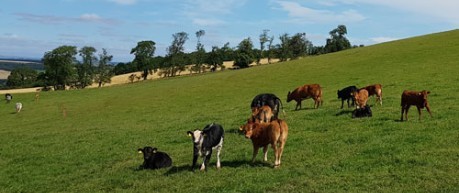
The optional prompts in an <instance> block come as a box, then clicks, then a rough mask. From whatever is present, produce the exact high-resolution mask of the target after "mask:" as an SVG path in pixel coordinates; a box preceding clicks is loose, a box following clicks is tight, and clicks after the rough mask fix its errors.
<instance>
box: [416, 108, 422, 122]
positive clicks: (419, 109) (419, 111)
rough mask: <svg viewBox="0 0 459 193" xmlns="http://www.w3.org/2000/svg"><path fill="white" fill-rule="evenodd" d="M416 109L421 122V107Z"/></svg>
mask: <svg viewBox="0 0 459 193" xmlns="http://www.w3.org/2000/svg"><path fill="white" fill-rule="evenodd" d="M416 108H418V113H419V120H421V118H422V113H421V107H419V106H416Z"/></svg>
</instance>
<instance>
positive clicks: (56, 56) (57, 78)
mask: <svg viewBox="0 0 459 193" xmlns="http://www.w3.org/2000/svg"><path fill="white" fill-rule="evenodd" d="M76 54H77V49H76V47H75V46H60V47H58V48H56V49H54V50H52V51H49V52H46V53H45V55H44V57H43V64H44V66H45V73H46V76H47V78H48V83H49V84H50V85H52V86H54V89H55V90H64V89H65V86H66V85H70V83H71V82H73V81H74V78H75V76H76V71H75V63H76V58H75V56H76Z"/></svg>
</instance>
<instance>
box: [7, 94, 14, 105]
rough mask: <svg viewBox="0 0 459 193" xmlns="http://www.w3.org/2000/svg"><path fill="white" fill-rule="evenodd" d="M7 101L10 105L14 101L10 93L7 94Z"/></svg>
mask: <svg viewBox="0 0 459 193" xmlns="http://www.w3.org/2000/svg"><path fill="white" fill-rule="evenodd" d="M5 100H6V103H10V101H11V100H13V95H11V94H10V93H6V94H5Z"/></svg>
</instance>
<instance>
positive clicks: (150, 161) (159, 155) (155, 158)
mask: <svg viewBox="0 0 459 193" xmlns="http://www.w3.org/2000/svg"><path fill="white" fill-rule="evenodd" d="M138 151H139V153H143V164H142V165H141V166H140V168H142V169H159V168H165V167H170V166H171V165H172V159H171V158H170V157H169V155H167V153H164V152H160V151H158V149H157V148H156V147H150V146H147V147H144V148H139V149H138Z"/></svg>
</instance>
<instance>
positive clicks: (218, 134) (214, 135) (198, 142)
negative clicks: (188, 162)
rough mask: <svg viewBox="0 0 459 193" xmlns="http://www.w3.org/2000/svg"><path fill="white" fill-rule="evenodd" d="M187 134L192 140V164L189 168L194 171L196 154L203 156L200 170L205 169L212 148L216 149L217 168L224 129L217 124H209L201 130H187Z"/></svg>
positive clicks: (219, 165)
mask: <svg viewBox="0 0 459 193" xmlns="http://www.w3.org/2000/svg"><path fill="white" fill-rule="evenodd" d="M187 134H188V136H190V137H192V140H193V165H192V166H191V169H192V170H193V171H194V169H195V166H196V162H197V160H198V156H200V157H202V158H203V161H202V165H201V170H207V167H206V166H207V165H209V160H210V157H211V155H212V149H216V150H217V168H220V167H221V164H220V152H221V150H222V147H223V137H224V134H225V133H224V130H223V127H222V126H221V125H219V124H215V123H212V124H209V125H206V126H205V127H204V129H203V130H199V129H196V130H194V131H188V132H187Z"/></svg>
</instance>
